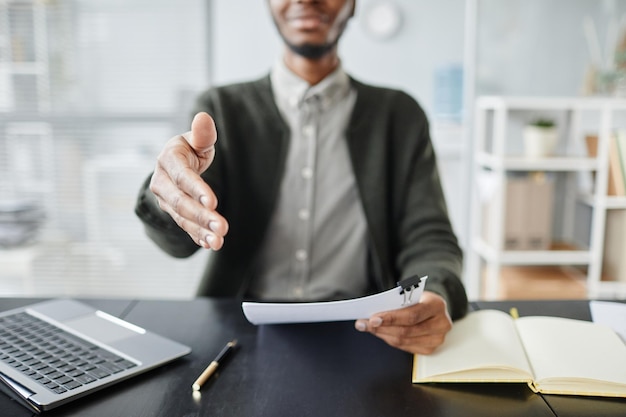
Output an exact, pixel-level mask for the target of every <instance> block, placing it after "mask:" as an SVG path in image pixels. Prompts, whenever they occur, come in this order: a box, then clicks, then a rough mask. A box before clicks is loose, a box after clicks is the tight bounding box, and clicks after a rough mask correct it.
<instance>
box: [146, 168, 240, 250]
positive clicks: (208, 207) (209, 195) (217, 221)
mask: <svg viewBox="0 0 626 417" xmlns="http://www.w3.org/2000/svg"><path fill="white" fill-rule="evenodd" d="M190 175H191V174H190ZM155 178H156V175H153V180H152V183H151V189H152V190H153V193H154V194H155V195H156V196H157V201H158V203H159V206H160V207H161V209H162V210H163V211H165V212H167V213H168V214H169V215H170V216H171V217H172V219H174V221H175V222H176V224H178V226H179V227H180V228H181V229H183V230H185V231H186V232H187V233H188V234H189V236H190V237H191V238H192V239H193V240H194V242H195V243H196V244H197V245H199V246H202V247H204V248H206V249H209V248H210V249H213V250H219V249H221V247H222V245H223V243H224V236H225V235H226V233H228V222H227V221H226V219H224V218H223V217H222V216H221V215H220V214H219V213H218V212H217V211H216V210H215V208H216V206H217V198H216V196H215V194H214V193H213V190H211V188H210V187H208V186H207V185H206V183H205V182H204V181H202V179H200V182H199V183H201V184H202V185H203V186H204V187H201V188H203V190H202V191H200V192H197V193H196V192H194V194H197V195H200V196H201V197H199V198H192V197H190V195H189V194H188V193H185V192H183V191H182V189H183V187H180V186H177V185H176V184H175V183H174V182H172V181H164V182H163V183H162V184H159V185H158V186H157V185H156V184H155V182H156V181H157V180H155ZM161 178H163V176H161Z"/></svg>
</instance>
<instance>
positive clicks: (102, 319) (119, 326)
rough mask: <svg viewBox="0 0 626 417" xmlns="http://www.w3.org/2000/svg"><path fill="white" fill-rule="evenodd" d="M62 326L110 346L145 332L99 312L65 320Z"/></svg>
mask: <svg viewBox="0 0 626 417" xmlns="http://www.w3.org/2000/svg"><path fill="white" fill-rule="evenodd" d="M63 324H64V325H66V326H68V327H70V328H71V329H74V330H76V331H77V332H79V333H81V334H83V335H85V336H87V337H89V338H92V339H95V340H98V341H100V342H103V343H106V344H111V343H113V342H116V341H119V340H123V339H126V338H129V337H133V336H137V335H138V334H141V333H144V332H145V330H143V329H141V328H140V327H137V326H134V325H132V324H130V323H127V322H124V321H122V320H120V319H118V318H116V317H113V316H109V315H108V314H106V313H102V312H100V311H98V312H97V313H96V314H93V315H87V316H82V317H79V318H76V319H72V320H66V321H64V322H63Z"/></svg>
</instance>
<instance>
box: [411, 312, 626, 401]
mask: <svg viewBox="0 0 626 417" xmlns="http://www.w3.org/2000/svg"><path fill="white" fill-rule="evenodd" d="M464 382H467V383H470V382H471V383H526V384H528V386H529V387H530V389H531V390H532V391H534V392H536V393H542V394H561V395H580V396H603V397H626V344H624V342H622V340H621V339H620V338H619V336H618V335H617V334H616V333H615V332H614V331H613V330H612V329H611V328H610V327H608V326H604V325H601V324H598V323H592V322H586V321H581V320H574V319H566V318H560V317H545V316H528V317H522V318H517V319H516V318H513V317H512V316H511V315H509V314H507V313H504V312H502V311H498V310H480V311H475V312H471V313H469V314H468V315H467V316H466V317H464V318H463V319H461V320H458V321H456V322H455V324H454V326H453V328H452V330H451V331H450V332H449V333H448V335H447V336H446V340H445V342H444V343H443V344H442V345H441V346H440V347H439V348H438V349H437V350H436V351H435V352H434V353H432V354H430V355H419V354H416V355H414V361H413V383H464Z"/></svg>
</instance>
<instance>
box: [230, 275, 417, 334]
mask: <svg viewBox="0 0 626 417" xmlns="http://www.w3.org/2000/svg"><path fill="white" fill-rule="evenodd" d="M425 280H426V277H422V278H421V279H420V280H419V285H415V286H414V287H412V289H411V290H410V291H406V290H403V288H402V287H401V286H398V287H396V288H392V289H391V290H388V291H385V292H381V293H378V294H374V295H369V296H366V297H360V298H353V299H350V300H341V301H326V302H319V303H254V302H244V303H242V308H243V312H244V314H245V316H246V318H247V319H248V321H249V322H250V323H252V324H279V323H314V322H327V321H344V320H356V319H366V318H369V317H370V316H372V315H373V314H376V313H380V312H383V311H389V310H396V309H399V308H402V307H406V306H408V305H411V304H415V303H417V302H419V300H420V298H421V297H422V293H423V292H424V286H425V284H426V283H425Z"/></svg>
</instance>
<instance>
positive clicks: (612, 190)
mask: <svg viewBox="0 0 626 417" xmlns="http://www.w3.org/2000/svg"><path fill="white" fill-rule="evenodd" d="M618 136H619V135H617V136H616V135H611V137H610V138H609V178H608V187H607V195H610V196H624V195H626V177H625V175H624V173H623V171H622V165H623V164H625V162H623V161H622V160H621V158H620V154H619V148H618V144H617V142H618V139H617V137H618ZM585 142H586V145H587V154H588V155H589V157H591V158H596V157H597V156H598V136H596V135H587V136H586V137H585Z"/></svg>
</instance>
